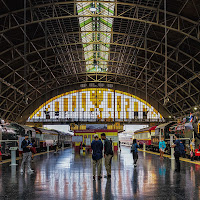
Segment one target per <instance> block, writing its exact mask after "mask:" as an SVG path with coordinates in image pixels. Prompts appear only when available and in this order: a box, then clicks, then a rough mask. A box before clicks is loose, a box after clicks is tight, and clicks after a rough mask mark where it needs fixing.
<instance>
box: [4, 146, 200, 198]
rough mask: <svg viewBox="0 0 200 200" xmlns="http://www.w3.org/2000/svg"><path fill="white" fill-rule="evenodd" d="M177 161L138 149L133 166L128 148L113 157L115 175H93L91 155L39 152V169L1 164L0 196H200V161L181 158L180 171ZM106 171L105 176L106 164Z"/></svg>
mask: <svg viewBox="0 0 200 200" xmlns="http://www.w3.org/2000/svg"><path fill="white" fill-rule="evenodd" d="M174 164H175V163H174V160H170V159H168V158H165V159H164V160H163V161H161V160H160V159H159V156H157V155H152V154H148V153H144V152H139V160H138V167H137V168H134V167H133V161H132V155H131V154H130V149H129V148H128V147H122V151H121V153H119V154H116V155H115V156H114V158H113V162H112V179H111V180H107V179H106V178H103V179H102V180H101V181H93V180H92V165H91V155H86V156H80V155H78V154H72V150H71V149H66V150H64V151H60V153H59V154H54V153H49V154H44V155H40V156H37V157H36V158H35V162H34V163H33V164H32V167H33V169H34V170H35V173H34V174H32V175H29V174H27V173H25V174H24V175H21V174H20V173H19V166H17V167H13V168H11V167H10V166H9V164H3V165H0V200H3V199H6V200H7V199H15V200H16V199H20V200H21V199H24V200H34V199H37V200H40V199H47V200H48V199H52V200H55V199H73V200H76V199H85V200H89V199H95V200H97V199H106V200H111V199H123V200H126V199H127V200H128V199H130V200H131V199H148V200H151V199H160V200H164V199H174V200H175V199H178V200H179V199H195V200H197V199H200V175H199V173H200V165H195V164H191V163H186V162H181V173H180V174H176V173H174V168H175V166H174ZM103 175H106V171H105V167H104V166H103Z"/></svg>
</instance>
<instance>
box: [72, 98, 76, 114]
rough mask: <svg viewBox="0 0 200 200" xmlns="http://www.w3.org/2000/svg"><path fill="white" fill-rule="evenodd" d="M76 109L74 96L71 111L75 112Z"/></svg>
mask: <svg viewBox="0 0 200 200" xmlns="http://www.w3.org/2000/svg"><path fill="white" fill-rule="evenodd" d="M75 108H76V96H72V111H75Z"/></svg>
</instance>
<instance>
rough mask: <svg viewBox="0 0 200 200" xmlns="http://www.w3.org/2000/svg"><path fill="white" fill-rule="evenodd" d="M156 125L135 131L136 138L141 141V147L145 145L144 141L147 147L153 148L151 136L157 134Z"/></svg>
mask: <svg viewBox="0 0 200 200" xmlns="http://www.w3.org/2000/svg"><path fill="white" fill-rule="evenodd" d="M155 128H156V126H152V127H147V128H143V129H140V130H137V131H135V132H134V139H137V140H138V141H139V142H140V147H143V145H144V143H145V145H146V147H147V149H150V148H151V146H152V145H151V137H152V136H154V135H155Z"/></svg>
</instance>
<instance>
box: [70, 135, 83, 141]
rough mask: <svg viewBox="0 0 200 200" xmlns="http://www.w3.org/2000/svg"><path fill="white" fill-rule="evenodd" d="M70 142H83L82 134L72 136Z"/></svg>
mask: <svg viewBox="0 0 200 200" xmlns="http://www.w3.org/2000/svg"><path fill="white" fill-rule="evenodd" d="M72 142H83V136H72Z"/></svg>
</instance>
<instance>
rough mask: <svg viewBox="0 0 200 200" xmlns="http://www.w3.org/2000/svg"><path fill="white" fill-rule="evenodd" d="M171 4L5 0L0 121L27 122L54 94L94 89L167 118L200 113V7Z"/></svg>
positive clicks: (1, 8)
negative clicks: (119, 94)
mask: <svg viewBox="0 0 200 200" xmlns="http://www.w3.org/2000/svg"><path fill="white" fill-rule="evenodd" d="M166 2H167V4H166V7H167V10H166V12H165V10H164V0H113V1H111V0H109V1H84V0H83V1H76V0H73V1H70V0H69V1H67V0H17V1H12V0H6V1H5V0H0V47H1V49H0V116H1V117H2V118H4V119H9V120H14V121H16V120H17V121H20V120H21V116H23V117H22V118H23V120H25V119H26V118H28V115H29V114H30V113H32V112H33V111H34V109H35V108H36V107H37V106H38V105H35V104H36V103H37V101H38V102H41V104H42V102H45V101H46V100H47V99H50V98H51V97H53V96H52V93H53V92H55V91H56V92H55V93H58V92H59V91H60V90H61V89H66V90H68V89H69V88H70V87H74V88H71V89H77V88H78V87H80V86H81V85H85V86H86V87H89V86H90V84H93V85H92V87H94V84H96V85H97V86H98V87H99V85H100V86H101V84H103V86H102V87H105V84H107V85H108V86H109V85H112V86H113V87H114V88H116V89H120V88H121V90H124V91H125V90H127V91H129V92H130V91H131V92H132V93H133V94H135V95H137V96H139V97H141V98H143V99H145V100H146V101H147V102H149V101H150V99H152V100H154V101H155V102H157V106H154V107H155V108H159V109H161V108H162V109H163V110H165V113H162V112H161V114H163V116H164V117H167V116H168V115H171V116H176V117H177V116H181V115H185V114H187V113H189V112H192V111H193V109H194V106H196V107H197V108H199V99H200V92H199V89H200V80H199V78H200V65H199V64H200V51H199V49H200V40H199V37H200V31H199V23H200V16H199V13H200V2H199V1H198V0H192V1H189V0H181V1H180V0H173V1H172V0H167V1H166ZM90 5H91V6H95V7H96V9H97V11H95V12H91V11H90ZM108 5H109V6H108ZM81 7H82V8H81ZM85 7H86V8H85ZM100 7H101V10H100ZM83 8H84V9H83ZM81 9H82V10H81ZM108 9H110V10H108ZM165 14H166V20H165ZM87 20H89V21H87ZM108 22H109V24H108ZM110 22H111V23H110ZM100 25H101V26H100ZM166 35H167V41H168V42H167V46H166V43H165V39H166V37H165V36H166ZM90 37H91V38H90ZM85 38H86V39H85ZM89 38H90V39H89ZM108 38H109V39H108ZM91 39H92V40H91ZM166 49H167V53H166ZM86 54H88V55H87V56H86ZM166 58H167V79H166V76H165V75H166V71H165V66H166V60H165V59H166ZM94 66H98V67H94ZM91 67H93V69H91ZM99 68H101V69H100V70H99ZM165 86H167V87H166V89H165ZM62 91H63V90H62ZM166 91H167V99H168V100H169V102H167V103H166V102H165V100H166ZM63 92H65V91H63ZM60 93H61V92H60ZM159 109H158V111H160V110H159ZM24 116H25V117H24ZM23 120H22V121H23Z"/></svg>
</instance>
